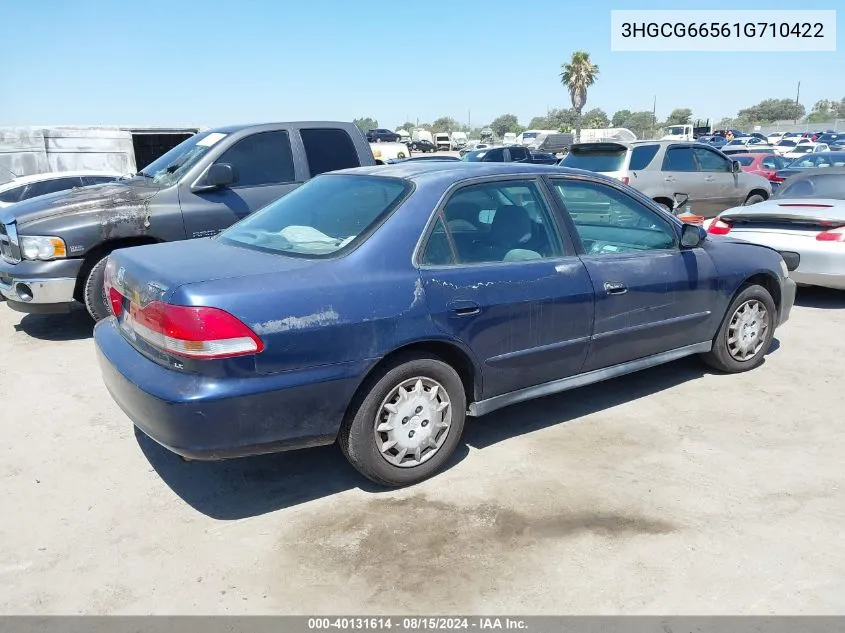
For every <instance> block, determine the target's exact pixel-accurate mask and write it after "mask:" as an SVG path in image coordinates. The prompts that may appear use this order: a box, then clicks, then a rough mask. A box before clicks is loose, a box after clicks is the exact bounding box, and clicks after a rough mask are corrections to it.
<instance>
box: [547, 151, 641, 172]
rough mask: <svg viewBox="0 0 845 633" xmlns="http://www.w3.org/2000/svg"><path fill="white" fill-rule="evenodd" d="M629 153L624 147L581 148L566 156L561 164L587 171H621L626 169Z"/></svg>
mask: <svg viewBox="0 0 845 633" xmlns="http://www.w3.org/2000/svg"><path fill="white" fill-rule="evenodd" d="M627 153H628V150H627V149H626V148H624V147H615V148H607V147H602V148H590V147H579V148H576V149H575V150H573V151H570V152H569V153H568V154H567V155H566V156H564V158H563V160H562V161H561V163H560V164H561V165H563V166H564V167H572V168H573V169H586V170H587V171H598V172H607V171H619V170H621V169H624V162H625V156H626V154H627Z"/></svg>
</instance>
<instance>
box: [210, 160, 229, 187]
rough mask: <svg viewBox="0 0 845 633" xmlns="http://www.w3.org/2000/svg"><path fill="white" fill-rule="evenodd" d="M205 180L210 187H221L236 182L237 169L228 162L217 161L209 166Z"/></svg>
mask: <svg viewBox="0 0 845 633" xmlns="http://www.w3.org/2000/svg"><path fill="white" fill-rule="evenodd" d="M205 181H206V183H207V184H208V186H209V187H214V188H215V189H220V188H222V187H228V186H229V185H232V184H234V183H235V170H234V169H233V168H232V166H231V165H229V164H228V163H215V164H214V165H212V166H211V167H209V168H208V173H206V175H205Z"/></svg>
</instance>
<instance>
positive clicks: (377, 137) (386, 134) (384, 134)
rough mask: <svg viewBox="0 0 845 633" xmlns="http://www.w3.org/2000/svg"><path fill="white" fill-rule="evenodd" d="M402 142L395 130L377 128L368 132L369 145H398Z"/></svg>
mask: <svg viewBox="0 0 845 633" xmlns="http://www.w3.org/2000/svg"><path fill="white" fill-rule="evenodd" d="M401 140H402V137H401V136H399V134H397V133H396V132H394V131H393V130H388V129H385V128H381V127H380V128H377V129H375V130H367V142H369V143H398V142H399V141H401Z"/></svg>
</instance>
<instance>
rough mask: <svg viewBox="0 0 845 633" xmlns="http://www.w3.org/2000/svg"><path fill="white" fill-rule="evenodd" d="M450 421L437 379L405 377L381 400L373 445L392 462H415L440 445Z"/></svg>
mask: <svg viewBox="0 0 845 633" xmlns="http://www.w3.org/2000/svg"><path fill="white" fill-rule="evenodd" d="M451 424H452V409H451V403H450V401H449V396H448V394H447V393H446V390H445V389H444V388H443V386H442V385H441V384H440V383H438V382H437V381H436V380H432V379H430V378H424V377H417V378H412V379H410V380H405V381H403V382H402V383H401V384H399V385H397V386H396V387H395V388H394V389H393V390H392V391H391V392H390V393H389V394H388V396H387V398H385V399H384V401H383V402H382V405H381V408H380V409H379V414H378V419H377V420H376V422H375V438H376V446H377V447H378V449H379V451H380V453H381V455H382V457H384V459H386V460H387V461H388V462H390V463H391V464H393V465H394V466H401V467H403V468H408V467H412V466H418V465H419V464H422V463H423V462H425V461H427V460H428V459H431V457H433V456H434V454H435V453H436V452H437V451H438V450H439V449H440V447H441V446H442V445H443V442H444V441H445V439H446V436H447V435H448V433H449V428H450V426H451Z"/></svg>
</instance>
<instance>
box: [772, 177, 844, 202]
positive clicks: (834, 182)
mask: <svg viewBox="0 0 845 633" xmlns="http://www.w3.org/2000/svg"><path fill="white" fill-rule="evenodd" d="M822 171H823V170H822ZM772 197H776V198H780V199H784V198H834V199H837V200H845V174H825V173H819V174H813V175H812V176H810V177H809V178H800V179H798V180H795V181H793V182H791V183H788V184H787V185H786V186H785V187H780V188H779V189H778V190H777V193H776V194H775V195H774V196H772Z"/></svg>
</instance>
